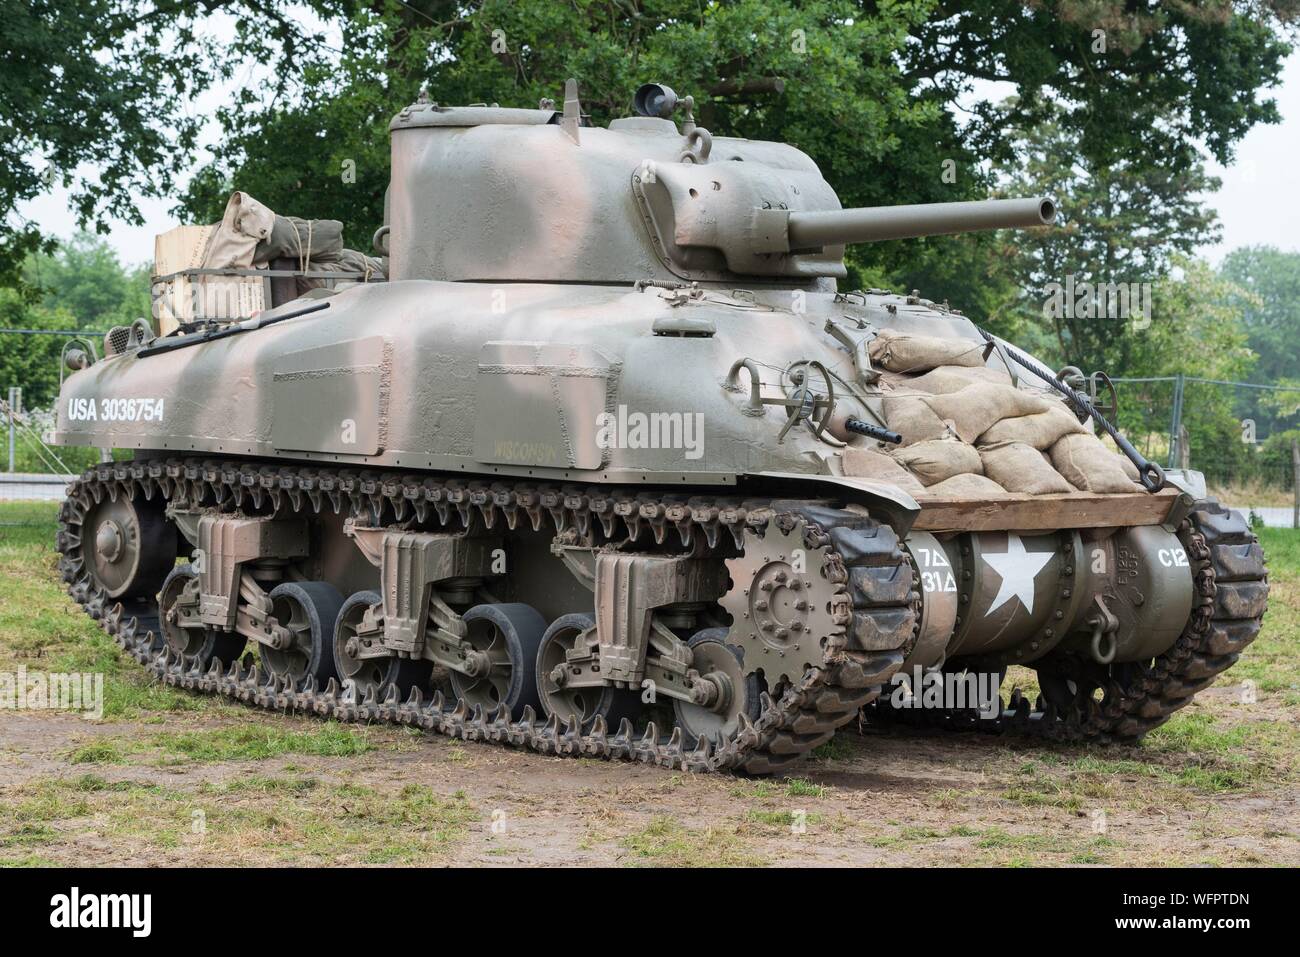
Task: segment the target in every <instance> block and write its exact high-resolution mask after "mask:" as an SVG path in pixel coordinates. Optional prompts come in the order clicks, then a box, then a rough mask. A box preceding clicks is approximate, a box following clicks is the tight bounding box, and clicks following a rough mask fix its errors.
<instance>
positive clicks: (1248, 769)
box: [0, 537, 1300, 866]
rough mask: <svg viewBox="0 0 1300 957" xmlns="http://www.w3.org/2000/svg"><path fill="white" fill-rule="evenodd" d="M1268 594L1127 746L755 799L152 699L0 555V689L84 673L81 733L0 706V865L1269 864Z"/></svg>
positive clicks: (898, 744) (1281, 599)
mask: <svg viewBox="0 0 1300 957" xmlns="http://www.w3.org/2000/svg"><path fill="white" fill-rule="evenodd" d="M1286 546H1287V552H1286V553H1288V554H1293V555H1297V554H1300V547H1297V546H1300V537H1297V541H1296V543H1295V544H1294V545H1293V543H1291V542H1289V541H1288V542H1287V543H1286ZM1297 565H1300V562H1298V563H1297ZM1273 601H1274V604H1273V610H1271V611H1270V618H1269V621H1268V622H1267V625H1266V634H1265V636H1264V637H1261V639H1260V640H1259V641H1258V642H1256V644H1255V645H1254V646H1252V648H1251V650H1250V652H1249V653H1248V655H1247V656H1246V658H1244V659H1243V661H1242V662H1241V663H1239V664H1238V666H1237V667H1236V668H1234V669H1233V670H1232V671H1231V672H1229V673H1228V674H1227V675H1225V676H1224V677H1223V678H1222V679H1221V680H1220V683H1219V684H1218V685H1216V686H1215V687H1213V688H1211V689H1209V690H1208V691H1207V692H1205V693H1203V694H1202V695H1201V696H1199V697H1198V698H1197V700H1196V701H1195V702H1194V703H1193V704H1192V705H1191V706H1190V707H1189V708H1188V709H1186V710H1185V711H1184V712H1181V713H1180V714H1179V715H1178V716H1176V717H1175V718H1174V720H1173V721H1171V722H1170V723H1169V724H1168V725H1166V726H1165V727H1163V728H1161V729H1158V730H1157V731H1156V732H1154V733H1153V734H1151V735H1150V736H1148V738H1147V739H1146V740H1145V741H1144V742H1143V743H1142V744H1141V745H1140V746H1136V747H1112V748H1088V749H1085V748H1070V747H1061V746H1042V745H1038V744H1033V743H1028V742H1024V741H1018V740H1016V739H1011V738H1002V737H996V736H992V735H986V734H970V733H966V734H956V735H952V734H950V735H946V736H935V735H932V734H921V733H916V732H908V731H902V730H891V731H888V732H881V731H874V732H872V731H868V733H866V734H862V733H859V732H858V731H857V730H856V729H852V730H848V731H845V732H842V733H841V734H840V735H839V736H838V737H837V738H836V739H835V740H834V741H833V742H831V743H830V744H828V745H826V746H823V748H822V749H819V752H818V754H817V756H815V757H814V758H812V759H810V760H808V761H807V763H806V764H805V765H803V766H802V767H801V768H800V769H799V771H798V772H797V776H792V777H786V778H780V779H766V780H765V779H753V778H748V779H747V778H740V777H734V776H729V775H695V774H683V773H673V772H670V771H665V770H662V769H656V768H648V767H643V766H638V765H632V764H626V763H607V762H601V761H591V760H573V759H563V758H544V757H540V756H538V755H535V754H531V753H527V752H521V751H516V750H513V749H509V748H503V747H501V746H494V745H486V744H476V743H466V742H459V741H451V740H448V739H443V738H438V737H433V736H428V735H424V734H420V733H418V732H413V731H410V730H409V729H404V728H394V727H378V726H376V727H357V726H348V725H338V724H334V723H327V722H323V721H318V720H313V719H310V718H287V717H284V716H280V715H274V714H268V713H264V712H259V711H255V710H251V709H248V708H246V707H244V706H241V705H238V704H233V703H228V702H221V701H217V700H213V699H205V698H199V697H196V696H194V695H190V694H188V693H184V692H177V691H173V690H171V689H168V688H165V687H159V686H157V685H156V684H154V683H152V682H151V681H149V680H148V679H147V678H146V677H145V676H144V675H143V673H142V672H141V671H140V670H139V669H138V668H137V667H136V666H135V665H134V664H133V663H131V662H129V661H126V660H124V659H122V658H121V656H119V655H118V654H117V652H116V649H115V648H114V647H113V646H112V645H111V643H109V642H108V641H107V639H105V638H104V636H103V635H102V634H101V633H99V632H98V631H97V630H96V629H95V627H94V626H93V624H91V623H89V622H88V621H86V619H85V618H84V617H83V616H81V615H80V614H79V613H78V612H77V611H76V609H75V608H73V606H72V605H71V602H70V601H69V600H68V599H67V598H66V596H64V595H62V593H61V592H60V591H59V590H58V586H57V582H56V581H54V580H53V574H52V560H51V557H50V556H49V554H48V551H47V550H46V551H41V550H40V549H39V548H38V547H36V546H35V545H33V546H31V547H28V546H26V545H23V544H22V543H11V544H10V545H5V544H4V543H3V542H0V671H6V670H12V669H13V668H15V667H17V666H18V665H20V664H21V665H24V666H26V667H27V668H28V669H29V670H35V669H40V668H45V669H49V670H76V669H80V670H92V669H93V670H98V671H102V672H103V673H105V675H106V710H105V715H104V718H103V719H102V720H100V721H87V720H83V719H82V718H80V717H78V716H76V715H71V714H60V713H52V712H47V711H11V710H0V864H9V865H17V866H38V865H46V864H81V865H86V864H89V865H97V864H104V865H112V864H120V865H124V864H137V865H217V864H222V865H232V864H234V865H250V866H251V865H264V864H327V865H328V864H356V865H365V864H472V865H513V866H519V865H525V866H527V865H538V864H548V865H564V864H574V865H588V864H602V865H611V864H612V865H621V866H637V865H666V866H692V865H705V866H712V865H746V864H753V865H772V864H787V865H830V864H849V865H873V864H888V865H921V866H924V865H963V866H964V865H980V864H1000V865H1029V864H1033V865H1069V864H1075V865H1087V864H1135V865H1157V864H1158V865H1169V864H1172V865H1192V866H1194V865H1227V864H1246V865H1273V866H1277V865H1290V866H1295V865H1296V864H1300V840H1297V838H1298V837H1300V809H1298V808H1297V802H1298V800H1300V797H1298V795H1300V789H1297V786H1296V785H1297V773H1296V768H1295V761H1294V758H1295V753H1296V743H1297V734H1296V730H1297V727H1298V726H1300V725H1298V724H1297V720H1298V719H1300V689H1298V688H1297V654H1296V651H1297V646H1298V644H1300V639H1298V638H1297V635H1300V571H1292V570H1287V569H1284V568H1282V567H1281V566H1278V565H1277V564H1276V563H1275V570H1274V599H1273ZM1243 682H1250V684H1249V685H1248V686H1246V685H1243ZM1247 690H1248V691H1249V692H1250V693H1249V694H1248V693H1245V692H1246V691H1247ZM1252 698H1254V700H1253V701H1252V700H1251V699H1252Z"/></svg>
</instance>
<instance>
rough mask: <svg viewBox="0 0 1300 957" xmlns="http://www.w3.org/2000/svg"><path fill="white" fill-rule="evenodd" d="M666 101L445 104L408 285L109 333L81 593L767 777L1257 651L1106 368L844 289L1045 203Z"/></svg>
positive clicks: (328, 687)
mask: <svg viewBox="0 0 1300 957" xmlns="http://www.w3.org/2000/svg"><path fill="white" fill-rule="evenodd" d="M635 102H636V104H637V112H638V114H639V115H633V116H628V117H626V118H622V119H617V120H615V121H613V122H611V123H610V124H609V126H608V128H601V127H596V126H592V125H590V124H589V122H588V121H587V119H586V117H584V115H583V114H582V110H581V105H580V102H579V98H578V92H577V87H576V84H574V83H573V82H572V81H570V82H569V84H568V86H567V88H566V91H565V98H564V101H563V104H562V106H561V107H559V108H557V107H556V106H555V105H554V104H552V103H550V102H548V101H543V102H542V103H541V104H540V107H539V108H538V109H513V108H500V107H496V106H468V107H449V106H442V105H439V104H437V103H434V102H430V101H428V100H427V98H426V97H422V98H421V102H417V103H415V104H412V105H411V106H409V107H407V108H405V109H403V110H402V111H401V112H400V113H399V114H398V115H397V116H396V117H395V118H394V119H393V121H392V123H391V126H390V131H391V143H392V178H391V184H390V188H389V193H388V197H387V202H386V204H385V206H386V213H385V218H386V222H384V223H383V224H380V227H379V229H378V231H377V232H376V236H375V241H376V247H377V252H378V253H379V254H380V255H382V256H384V257H386V260H387V275H386V278H385V280H384V281H376V282H366V283H348V284H343V285H342V286H341V288H338V289H336V290H314V291H313V292H312V293H311V294H309V298H303V299H297V300H293V301H290V302H286V303H283V304H280V305H277V306H275V307H274V308H272V309H270V310H268V311H265V312H262V313H260V314H257V315H253V316H241V317H239V318H238V319H235V320H232V321H230V322H223V323H206V324H199V325H197V326H194V327H191V328H182V329H180V330H178V331H177V332H176V333H174V334H170V335H167V336H163V337H154V336H153V335H152V334H151V333H150V332H149V331H148V329H147V324H141V323H137V324H136V325H135V326H133V327H131V328H130V329H129V330H126V331H123V330H115V331H114V332H113V333H111V334H110V342H109V343H107V344H106V346H107V352H108V353H109V355H108V356H107V357H106V358H105V359H103V360H101V361H97V362H94V363H93V364H90V365H89V366H88V367H86V368H81V369H80V370H77V371H72V372H71V374H69V375H68V376H67V378H66V381H65V382H64V384H63V388H62V391H61V394H60V397H59V405H58V410H57V411H58V417H57V427H56V433H55V436H54V438H55V441H56V443H58V444H63V445H85V446H96V447H111V448H114V449H117V450H119V452H118V454H119V460H118V461H115V462H111V463H106V464H103V465H100V466H98V467H96V468H94V469H90V470H88V471H87V472H86V473H85V474H84V475H82V476H81V477H80V478H79V479H77V480H76V481H75V482H73V483H72V484H71V486H70V487H69V491H68V496H67V499H66V501H65V502H64V503H63V505H62V510H61V516H60V521H61V524H60V530H59V533H58V543H57V544H58V549H59V551H60V553H61V561H60V566H59V567H60V570H61V574H62V576H63V578H64V580H65V581H66V582H67V585H68V588H69V590H70V593H71V594H72V596H73V597H74V598H75V600H76V601H78V602H79V603H80V604H81V605H82V606H83V607H84V608H85V610H86V611H87V613H89V614H90V615H91V616H92V617H94V618H96V619H97V620H99V621H100V622H101V624H102V625H103V627H104V628H105V629H106V630H107V631H108V632H109V633H110V634H112V635H113V636H114V637H115V638H116V639H117V640H118V642H119V643H120V644H121V645H122V647H123V648H124V649H126V651H127V652H129V653H130V654H131V655H133V656H134V657H135V658H136V659H138V660H139V661H140V662H141V664H142V665H144V666H145V667H147V668H149V669H151V670H152V671H153V672H154V673H155V674H156V675H157V676H158V677H159V678H160V680H163V681H165V682H166V683H169V684H172V685H175V686H177V687H181V688H187V689H191V690H193V691H196V692H202V693H208V694H221V695H226V696H230V697H233V698H237V699H239V700H242V701H245V702H248V703H249V704H250V705H253V706H260V707H264V708H274V709H276V710H278V711H290V710H294V711H300V712H306V713H314V714H318V715H322V716H328V717H334V718H338V719H340V720H357V721H392V722H400V723H405V724H409V725H413V726H417V727H422V728H425V729H427V730H429V731H432V732H437V733H441V734H447V735H452V736H456V737H461V738H465V739H470V740H478V741H491V742H497V743H500V744H503V745H511V746H515V747H523V748H529V749H533V750H535V751H539V752H541V753H544V754H555V755H572V756H587V757H603V758H617V759H626V760H632V761H641V762H648V763H653V764H657V765H661V766H664V767H676V768H685V769H688V770H738V771H744V772H747V773H760V774H761V773H770V772H778V771H782V770H784V769H786V768H788V767H790V766H791V765H792V764H794V763H795V762H797V761H799V760H800V759H801V757H802V756H804V755H806V754H807V753H808V752H810V751H812V750H813V749H815V748H817V747H818V746H819V745H822V744H824V743H825V742H827V741H828V740H829V739H830V738H831V737H832V736H833V735H834V734H835V733H836V731H837V729H839V728H842V727H844V726H845V725H848V724H851V723H854V724H856V722H857V721H858V720H859V719H863V720H867V721H879V722H887V721H900V720H908V721H916V720H920V721H924V722H926V723H931V724H934V725H936V726H943V727H947V728H963V727H971V726H984V727H988V728H998V729H1006V730H1010V731H1015V732H1017V733H1023V734H1031V735H1041V736H1046V737H1050V738H1052V739H1058V740H1059V739H1065V740H1077V741H1107V740H1132V739H1136V738H1138V737H1140V736H1141V735H1142V734H1144V733H1145V732H1146V731H1148V730H1149V729H1151V728H1153V727H1155V726H1157V725H1159V724H1160V723H1161V722H1162V721H1164V720H1165V719H1166V718H1167V717H1168V716H1169V715H1170V714H1171V713H1172V712H1173V711H1174V710H1176V709H1177V708H1180V707H1182V706H1183V705H1185V704H1186V703H1187V702H1188V701H1189V700H1190V699H1191V697H1192V695H1193V694H1195V693H1196V692H1197V691H1199V690H1200V689H1201V688H1203V687H1205V686H1207V685H1208V684H1210V683H1211V682H1212V681H1214V679H1215V676H1216V675H1218V674H1219V673H1220V672H1222V671H1223V670H1224V669H1226V668H1228V667H1229V666H1230V665H1231V664H1232V663H1233V662H1234V661H1235V660H1236V659H1237V656H1238V655H1239V654H1240V652H1241V651H1242V649H1243V648H1244V647H1245V646H1246V645H1247V644H1249V643H1250V641H1251V640H1252V639H1253V638H1254V636H1255V635H1256V633H1257V632H1258V629H1259V625H1260V619H1261V616H1262V615H1263V612H1264V608H1265V603H1266V598H1267V582H1266V579H1265V571H1264V564H1263V556H1262V553H1261V550H1260V547H1259V545H1258V543H1257V542H1256V540H1255V538H1254V537H1253V535H1252V534H1251V532H1250V530H1249V528H1248V527H1247V526H1246V525H1245V524H1244V523H1243V522H1242V520H1241V519H1240V517H1239V516H1237V515H1235V514H1233V513H1231V512H1229V511H1228V510H1226V509H1224V508H1222V507H1221V506H1219V505H1218V504H1217V503H1216V502H1214V501H1213V500H1211V499H1209V498H1207V497H1206V493H1205V485H1204V482H1203V480H1202V479H1201V477H1200V476H1199V475H1198V474H1197V473H1195V472H1190V471H1170V472H1168V473H1165V472H1164V471H1162V470H1161V469H1160V468H1159V467H1158V466H1155V465H1154V464H1153V463H1148V462H1146V461H1145V460H1143V459H1142V458H1141V456H1139V455H1138V454H1137V453H1136V452H1134V451H1133V450H1132V448H1131V446H1128V444H1127V443H1126V442H1125V441H1124V439H1123V435H1122V433H1120V432H1119V431H1118V430H1117V429H1116V428H1115V425H1114V423H1112V422H1108V421H1106V419H1105V417H1104V416H1102V415H1101V414H1100V413H1099V412H1098V409H1097V405H1096V403H1097V395H1096V392H1097V391H1098V390H1097V389H1095V388H1094V389H1092V390H1091V391H1089V390H1087V389H1085V388H1084V383H1085V382H1091V383H1093V384H1094V385H1095V384H1096V383H1097V382H1098V381H1102V382H1104V377H1098V376H1093V377H1090V378H1089V377H1083V376H1080V375H1078V374H1076V372H1074V371H1069V370H1067V371H1065V372H1063V373H1062V374H1060V375H1058V374H1057V373H1055V372H1053V371H1051V370H1048V369H1045V368H1044V367H1043V366H1042V364H1041V363H1038V362H1037V361H1035V360H1034V359H1033V358H1032V357H1030V356H1027V355H1025V354H1024V353H1022V352H1021V351H1019V350H1017V349H1016V348H1015V347H1014V346H1013V345H1012V344H1010V343H1006V342H1004V341H1002V340H1000V339H998V338H997V337H994V336H990V335H988V334H987V333H985V332H984V331H983V330H981V329H979V328H977V327H976V325H975V324H973V323H972V322H971V321H970V320H969V319H967V318H966V317H965V316H963V315H962V314H961V313H960V312H959V311H958V310H957V309H954V308H951V307H950V306H949V305H948V304H947V303H936V302H932V301H929V300H927V299H925V298H923V297H922V296H921V295H920V294H919V293H917V292H912V293H911V294H899V293H894V292H890V291H885V290H875V289H872V290H865V291H845V290H840V289H838V288H837V282H838V281H839V280H842V279H843V278H844V277H845V276H846V271H845V267H844V261H843V257H844V249H845V247H846V245H849V244H853V243H864V242H878V241H890V240H895V239H900V238H904V237H914V236H927V235H936V234H944V233H957V232H963V231H969V230H978V229H996V228H1050V224H1051V223H1052V222H1053V220H1054V218H1055V215H1056V209H1055V205H1054V203H1053V202H1052V200H1050V199H1047V198H1041V197H1040V198H1028V199H1008V200H990V201H987V202H973V203H946V204H938V205H927V206H899V207H888V208H878V209H841V208H840V204H839V201H838V199H837V198H836V195H835V193H834V191H833V190H832V189H831V187H830V185H829V184H828V183H827V182H826V180H825V179H824V178H823V177H822V175H821V173H820V172H819V170H818V168H817V166H816V164H815V163H814V162H813V160H812V159H811V158H810V157H808V156H807V155H805V154H804V153H802V152H800V151H799V150H798V149H796V148H794V147H793V146H790V145H787V144H784V143H774V142H758V141H751V140H744V139H734V138H728V137H722V136H717V137H715V136H712V135H711V134H710V133H709V132H708V131H707V130H705V129H703V128H701V127H699V126H697V125H696V124H695V122H694V119H693V116H692V109H691V108H692V102H691V100H690V98H689V97H681V98H679V97H677V96H676V95H675V94H674V93H672V91H671V90H670V89H668V88H667V87H665V86H662V85H658V84H650V85H647V86H646V87H644V88H643V89H642V90H641V91H639V92H638V94H637V97H636V99H635ZM82 364H83V365H84V363H82ZM1102 391H1104V390H1102ZM1098 433H1101V434H1103V435H1106V434H1108V435H1110V436H1112V437H1113V438H1114V439H1115V440H1116V442H1115V448H1118V449H1119V452H1117V451H1115V449H1114V448H1111V447H1110V446H1108V445H1104V444H1103V443H1102V441H1101V440H1100V439H1099V438H1098V437H1097V436H1098ZM123 455H125V456H128V457H126V458H122V457H121V456H123ZM1011 666H1022V667H1025V668H1028V669H1032V671H1033V672H1036V674H1037V684H1038V687H1039V688H1040V689H1041V693H1040V694H1039V695H1038V696H1037V697H1036V700H1032V701H1031V700H1029V699H1028V698H1027V697H1026V696H1025V695H1023V694H1021V693H1020V692H1019V691H1018V690H1016V691H1012V692H1010V693H1009V694H1008V693H1006V692H1005V691H1004V690H1003V689H1002V684H1003V682H1004V680H1005V678H1006V677H1007V675H1008V669H1009V668H1010V667H1011ZM1017 673H1018V674H1019V672H1017ZM963 695H965V697H963Z"/></svg>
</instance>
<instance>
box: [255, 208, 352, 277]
mask: <svg viewBox="0 0 1300 957" xmlns="http://www.w3.org/2000/svg"><path fill="white" fill-rule="evenodd" d="M342 254H343V224H342V223H341V222H339V221H338V220H337V219H299V218H298V217H297V216H276V217H275V223H274V225H273V226H272V227H271V232H270V234H269V235H268V236H267V237H266V238H265V239H263V240H262V241H261V242H259V243H258V244H257V249H256V250H254V252H253V262H255V263H266V262H270V261H271V260H272V259H293V260H295V261H296V262H297V263H298V268H299V269H302V268H303V264H304V263H305V264H306V267H307V271H310V270H311V267H312V264H314V263H317V262H337V261H338V260H339V259H340V257H341V256H342Z"/></svg>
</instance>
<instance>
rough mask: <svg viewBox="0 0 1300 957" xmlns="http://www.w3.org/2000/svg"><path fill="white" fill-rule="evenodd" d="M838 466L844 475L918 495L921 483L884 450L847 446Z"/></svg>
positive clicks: (923, 489)
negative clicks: (895, 487) (894, 486)
mask: <svg viewBox="0 0 1300 957" xmlns="http://www.w3.org/2000/svg"><path fill="white" fill-rule="evenodd" d="M840 466H841V468H843V470H844V474H845V475H850V476H852V477H854V478H864V479H870V480H871V481H873V482H884V483H886V484H888V485H896V486H898V487H899V488H901V489H902V490H903V491H904V492H906V493H907V494H908V495H920V494H921V493H922V492H924V491H925V486H924V485H922V484H921V483H920V482H919V481H918V480H917V478H916V476H915V475H913V474H912V473H911V472H909V471H908V470H907V469H905V468H903V466H901V465H899V464H898V462H896V461H895V460H894V459H893V458H891V457H890V456H888V455H886V454H885V453H884V452H877V451H875V450H874V449H863V448H857V447H855V446H852V445H850V446H848V447H847V448H846V449H844V451H843V452H841V453H840Z"/></svg>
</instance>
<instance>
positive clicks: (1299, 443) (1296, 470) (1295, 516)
mask: <svg viewBox="0 0 1300 957" xmlns="http://www.w3.org/2000/svg"><path fill="white" fill-rule="evenodd" d="M1291 490H1292V492H1293V493H1294V494H1295V505H1294V507H1293V508H1292V510H1291V527H1292V528H1300V439H1292V440H1291Z"/></svg>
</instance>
